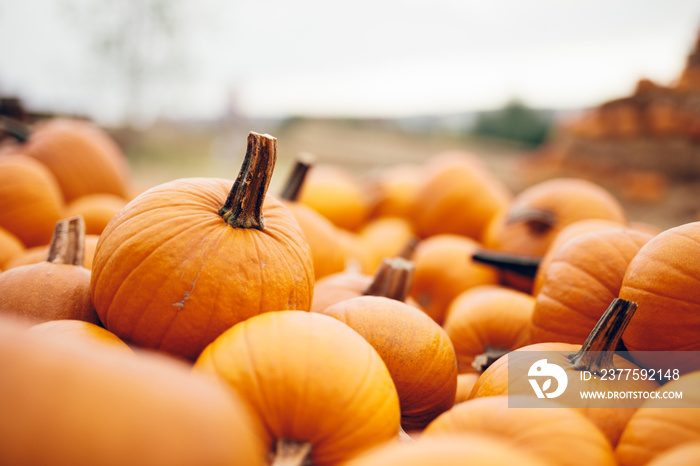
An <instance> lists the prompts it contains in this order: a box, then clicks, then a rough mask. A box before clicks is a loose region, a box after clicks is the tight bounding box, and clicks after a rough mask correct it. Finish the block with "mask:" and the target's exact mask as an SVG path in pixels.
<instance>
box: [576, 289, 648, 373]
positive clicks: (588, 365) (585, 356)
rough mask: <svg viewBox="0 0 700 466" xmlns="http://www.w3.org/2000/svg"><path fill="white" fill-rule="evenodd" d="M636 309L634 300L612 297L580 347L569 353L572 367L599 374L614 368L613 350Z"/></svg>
mask: <svg viewBox="0 0 700 466" xmlns="http://www.w3.org/2000/svg"><path fill="white" fill-rule="evenodd" d="M636 310H637V303H635V302H632V301H627V300H626V299H622V298H615V299H613V300H612V302H611V303H610V306H608V308H607V309H606V311H605V312H604V313H603V315H602V316H601V318H600V320H599V321H598V323H597V324H596V325H595V327H594V328H593V330H592V331H591V333H590V334H589V335H588V338H586V341H585V342H584V343H583V346H582V347H581V349H580V350H578V352H577V353H574V354H570V355H569V360H571V363H572V365H573V366H574V369H576V370H579V371H581V370H586V371H589V372H592V373H594V374H599V375H600V371H601V370H602V369H614V368H615V367H614V366H613V363H612V360H613V354H614V351H615V349H616V348H617V346H618V343H619V342H620V339H621V338H622V334H623V333H624V332H625V329H626V328H627V324H629V322H630V320H631V319H632V316H633V315H634V312H635V311H636Z"/></svg>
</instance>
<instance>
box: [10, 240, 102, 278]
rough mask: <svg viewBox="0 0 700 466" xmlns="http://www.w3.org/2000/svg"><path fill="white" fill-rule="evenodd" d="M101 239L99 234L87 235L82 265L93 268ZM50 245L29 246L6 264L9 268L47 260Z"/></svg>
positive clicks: (89, 268)
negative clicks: (96, 250)
mask: <svg viewBox="0 0 700 466" xmlns="http://www.w3.org/2000/svg"><path fill="white" fill-rule="evenodd" d="M99 240H100V237H99V236H98V235H85V254H84V256H85V257H84V262H83V264H82V266H83V267H85V268H86V269H88V270H92V261H93V259H94V258H95V249H96V248H97V242H98V241H99ZM50 247H51V245H49V244H46V245H44V246H34V247H33V248H27V249H25V250H24V251H22V252H21V253H19V254H17V255H16V256H15V257H13V258H12V260H10V261H9V262H8V263H7V264H5V266H6V268H7V269H8V270H9V269H13V268H15V267H19V266H20V265H28V264H38V263H39V262H42V261H44V260H46V256H47V254H48V253H49V248H50Z"/></svg>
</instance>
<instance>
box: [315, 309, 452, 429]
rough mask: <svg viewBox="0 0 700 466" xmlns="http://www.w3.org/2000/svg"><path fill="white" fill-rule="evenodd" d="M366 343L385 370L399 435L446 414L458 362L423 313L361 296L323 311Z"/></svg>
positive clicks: (438, 329) (440, 332) (449, 344)
mask: <svg viewBox="0 0 700 466" xmlns="http://www.w3.org/2000/svg"><path fill="white" fill-rule="evenodd" d="M323 313H324V314H326V315H329V316H331V317H334V318H336V319H338V320H339V321H341V322H343V323H345V324H346V325H348V326H349V327H350V328H352V329H353V330H355V331H356V332H357V333H359V334H360V335H362V336H363V337H364V338H365V340H367V341H368V342H369V343H370V344H371V345H372V346H373V347H374V349H375V350H377V353H379V355H380V356H381V357H382V360H383V361H384V363H385V364H386V366H387V368H388V369H389V373H390V374H391V377H392V379H393V380H394V384H395V385H396V391H397V392H398V394H399V401H400V403H401V425H402V426H403V428H404V430H406V431H411V430H420V429H423V428H424V427H425V426H426V425H428V423H429V422H430V421H432V420H433V419H434V418H435V417H436V416H437V415H438V414H440V413H442V412H443V411H446V410H447V409H449V408H451V407H452V405H453V404H454V400H455V394H456V391H457V360H456V358H455V352H454V348H453V347H452V342H450V339H449V338H448V336H447V334H446V333H445V331H444V330H443V329H442V328H441V327H440V326H439V325H438V324H436V323H435V321H433V320H432V319H431V318H430V317H428V316H427V315H426V314H425V313H424V312H422V311H419V310H418V309H416V308H415V307H413V306H410V305H408V304H405V303H402V302H400V301H397V300H395V299H389V298H384V297H380V296H361V297H358V298H352V299H348V300H345V301H341V302H339V303H336V304H334V305H332V306H330V307H328V308H326V309H325V310H324V311H323Z"/></svg>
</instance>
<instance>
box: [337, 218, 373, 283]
mask: <svg viewBox="0 0 700 466" xmlns="http://www.w3.org/2000/svg"><path fill="white" fill-rule="evenodd" d="M336 237H337V238H338V241H340V245H341V247H342V250H343V254H344V255H345V270H346V271H352V272H357V273H363V274H369V275H371V274H373V273H374V272H375V270H376V267H375V259H374V254H373V253H372V251H370V250H369V249H367V248H366V247H365V245H364V244H363V243H362V241H361V240H360V236H359V235H358V234H357V233H354V232H352V231H347V230H343V229H342V228H337V229H336Z"/></svg>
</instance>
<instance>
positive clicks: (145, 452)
mask: <svg viewBox="0 0 700 466" xmlns="http://www.w3.org/2000/svg"><path fill="white" fill-rule="evenodd" d="M0 367H2V377H0V412H2V416H0V464H2V465H3V466H25V465H29V464H51V465H56V466H69V465H70V466H91V465H96V464H99V465H104V466H120V465H127V464H128V465H133V466H147V465H154V464H168V465H171V466H186V465H193V464H199V465H230V466H233V465H240V464H246V465H250V466H263V465H266V464H268V463H267V462H266V458H265V456H264V455H265V451H264V446H263V443H262V438H263V437H262V436H261V432H262V427H261V426H260V425H259V423H257V421H256V419H255V418H254V416H253V415H252V413H250V412H249V410H248V408H247V406H246V405H245V404H244V403H243V401H242V400H241V399H240V398H238V397H236V396H235V394H233V393H231V392H230V390H228V388H227V387H225V386H223V385H222V384H220V383H218V381H216V380H212V379H211V378H209V377H204V376H203V375H201V374H192V373H191V370H190V368H189V367H188V366H187V365H185V364H182V363H180V362H177V361H174V360H173V359H172V358H168V357H164V356H159V355H156V354H145V353H144V354H139V357H134V354H128V353H127V352H125V351H123V350H120V349H114V348H113V347H112V346H109V345H92V346H91V347H90V348H89V350H88V351H86V348H85V347H84V346H82V345H76V344H74V343H71V344H69V343H66V338H65V337H62V336H56V335H48V334H44V333H39V332H32V331H28V330H27V327H26V326H25V325H21V324H19V323H17V322H15V321H12V320H9V319H8V318H6V317H3V316H0Z"/></svg>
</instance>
